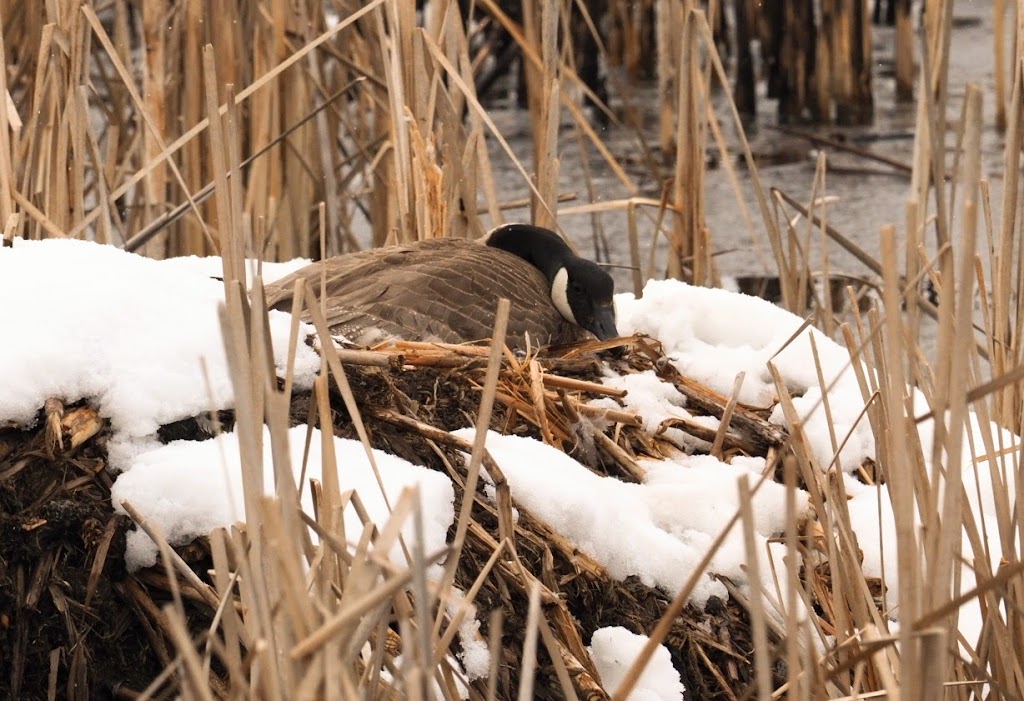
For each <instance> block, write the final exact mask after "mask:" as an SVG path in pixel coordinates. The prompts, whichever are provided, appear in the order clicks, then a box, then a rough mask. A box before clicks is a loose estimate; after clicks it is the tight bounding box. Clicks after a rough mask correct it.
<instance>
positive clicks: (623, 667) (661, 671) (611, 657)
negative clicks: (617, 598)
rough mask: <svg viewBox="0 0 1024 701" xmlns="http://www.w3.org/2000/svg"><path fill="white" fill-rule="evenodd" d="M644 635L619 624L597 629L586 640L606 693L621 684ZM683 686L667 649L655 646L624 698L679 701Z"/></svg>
mask: <svg viewBox="0 0 1024 701" xmlns="http://www.w3.org/2000/svg"><path fill="white" fill-rule="evenodd" d="M647 641H648V637H647V636H646V635H637V634H635V633H631V632H630V631H628V630H626V629H625V628H622V627H620V626H615V627H611V628H598V629H597V630H595V631H594V636H593V637H592V638H591V640H590V647H589V648H588V650H589V652H590V657H591V659H592V660H594V665H595V666H596V667H597V673H598V674H599V675H600V676H601V683H602V684H603V685H604V688H605V690H606V691H607V692H608V693H609V694H613V695H614V694H615V692H616V691H618V689H619V687H620V686H621V685H622V680H623V679H624V678H625V676H626V673H627V672H628V671H629V668H630V667H632V666H633V662H634V660H636V658H637V657H638V656H639V655H640V651H641V650H642V649H643V647H644V645H646V644H647ZM685 691H686V688H685V687H684V686H683V683H682V682H681V681H679V672H677V671H676V670H675V667H673V666H672V657H671V655H670V654H669V651H668V648H666V647H665V646H664V645H658V647H657V648H655V650H654V655H653V656H652V657H651V659H650V661H649V662H648V663H647V666H646V667H645V668H644V671H643V672H641V674H640V678H639V679H638V680H637V682H636V685H635V686H634V687H633V690H632V691H631V692H630V694H629V696H627V697H626V699H627V701H682V699H683V693H684V692H685Z"/></svg>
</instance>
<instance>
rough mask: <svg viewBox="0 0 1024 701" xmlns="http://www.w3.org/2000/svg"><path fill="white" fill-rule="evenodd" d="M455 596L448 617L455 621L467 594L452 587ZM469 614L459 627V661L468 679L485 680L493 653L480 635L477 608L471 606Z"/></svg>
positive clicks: (464, 604)
mask: <svg viewBox="0 0 1024 701" xmlns="http://www.w3.org/2000/svg"><path fill="white" fill-rule="evenodd" d="M452 593H453V594H454V596H453V597H452V599H450V600H449V601H448V606H447V608H448V616H449V617H450V618H452V619H453V620H454V618H455V615H456V613H457V612H458V611H459V609H460V608H461V607H463V606H467V604H466V603H465V593H464V592H463V591H462V590H461V589H459V588H458V587H452ZM468 606H469V610H468V613H467V614H466V615H465V617H464V618H463V619H462V623H461V624H460V625H459V645H460V647H461V648H462V650H461V652H459V661H460V662H462V668H463V670H465V672H466V679H468V680H469V681H473V680H474V679H483V678H485V677H486V676H487V675H488V674H489V673H490V671H491V651H490V649H489V648H488V647H487V641H486V640H484V638H483V635H481V633H480V620H479V619H478V618H477V617H476V606H473V605H472V604H469V605H468Z"/></svg>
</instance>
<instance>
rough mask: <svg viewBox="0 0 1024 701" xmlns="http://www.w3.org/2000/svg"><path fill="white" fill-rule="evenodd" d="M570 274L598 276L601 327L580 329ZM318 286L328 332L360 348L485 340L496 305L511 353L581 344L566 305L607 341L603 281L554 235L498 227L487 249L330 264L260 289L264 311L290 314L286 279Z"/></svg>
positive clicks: (420, 246) (463, 246)
mask: <svg viewBox="0 0 1024 701" xmlns="http://www.w3.org/2000/svg"><path fill="white" fill-rule="evenodd" d="M537 232H541V233H539V234H538V233H537ZM551 237H554V239H552V238H551ZM563 247H564V248H563ZM506 249H512V251H515V252H510V250H506ZM566 254H568V257H567V255H566ZM531 256H532V257H533V258H536V259H537V260H531ZM575 266H583V267H582V269H583V270H584V273H583V274H582V277H581V278H580V279H581V280H582V279H584V278H587V279H588V280H589V277H588V276H592V275H597V279H598V282H599V284H598V287H600V288H601V289H600V290H598V296H599V297H600V298H601V299H600V300H597V307H600V309H601V310H602V313H600V314H597V316H600V317H601V319H602V323H600V324H595V323H589V324H588V323H587V321H591V319H590V316H593V315H591V314H588V312H587V311H586V308H585V307H586V301H587V300H584V301H583V302H582V303H581V302H579V301H578V300H577V299H576V297H579V296H580V295H579V294H578V293H579V291H580V289H582V288H581V283H580V282H579V281H578V280H573V281H570V279H569V274H568V272H567V268H568V269H575ZM544 268H547V270H545V269H544ZM577 277H580V276H577ZM322 278H324V279H325V280H326V287H325V291H326V305H325V306H326V318H327V324H328V326H329V327H330V328H331V331H332V332H333V333H338V334H341V335H343V336H344V337H345V338H347V339H348V340H350V341H352V342H354V343H359V344H362V345H371V344H373V343H376V342H379V341H381V340H385V339H387V338H401V339H405V340H424V341H441V342H446V343H462V342H466V341H475V340H480V339H485V338H489V337H490V336H491V332H492V329H493V326H494V314H495V310H496V309H497V305H498V300H499V299H500V298H502V297H505V298H508V299H509V300H510V301H511V304H512V307H511V312H510V315H509V323H508V331H507V340H506V342H507V343H508V344H509V345H510V346H513V347H520V348H521V347H525V345H526V337H527V336H529V338H530V344H531V345H532V346H534V347H537V346H546V345H562V344H566V343H573V342H576V341H580V340H583V339H585V338H588V337H589V335H590V333H589V332H588V330H587V329H584V328H583V327H582V326H580V325H578V324H577V323H574V322H575V321H576V318H575V317H576V315H577V314H574V313H573V311H572V308H571V305H570V300H571V303H572V304H575V305H576V306H575V308H576V309H578V310H581V311H579V312H578V316H580V317H585V318H586V319H587V321H581V323H583V324H584V325H589V326H591V327H593V328H592V329H591V330H592V331H594V332H595V333H597V334H598V335H600V336H603V337H610V336H614V335H616V333H615V331H614V311H613V310H612V309H611V293H612V283H611V278H610V277H609V276H608V275H607V273H605V272H604V271H603V270H601V269H600V268H598V267H597V266H596V265H595V264H594V263H592V262H590V261H586V260H583V259H580V258H577V257H576V256H575V255H574V254H572V252H571V251H570V250H569V249H568V247H567V246H565V244H564V242H562V241H561V239H560V238H558V236H557V234H554V233H553V232H547V231H546V230H543V229H535V227H525V226H519V225H513V226H511V227H502V228H501V229H498V230H495V231H494V232H492V233H491V234H490V235H489V237H488V240H487V242H486V243H480V242H476V241H470V240H467V239H453V238H440V239H429V240H425V241H416V242H413V243H407V244H400V245H397V246H389V247H386V248H377V249H371V250H366V251H360V252H358V253H351V254H347V255H342V256H336V257H334V258H329V259H326V260H323V261H320V262H317V263H313V264H311V265H308V266H306V267H305V268H302V269H301V270H298V271H296V272H294V273H292V274H291V275H289V276H287V277H284V278H282V279H281V280H278V281H277V282H275V283H273V284H271V285H268V286H267V288H266V294H267V304H268V305H269V306H270V307H271V308H274V309H282V310H286V311H287V310H290V308H291V304H292V296H293V290H294V286H295V281H296V280H297V279H304V280H305V281H306V282H307V283H308V284H309V287H310V289H312V290H313V292H314V294H316V295H317V296H319V294H320V287H321V279H322ZM605 278H607V279H605ZM605 283H607V284H605ZM605 298H607V299H605ZM318 303H319V302H318ZM581 305H582V306H581ZM560 309H561V310H560ZM566 312H568V314H567V313H566ZM608 313H610V314H611V321H610V322H608V320H607V315H608ZM567 316H568V317H572V320H570V319H569V318H567ZM304 318H306V319H308V313H304Z"/></svg>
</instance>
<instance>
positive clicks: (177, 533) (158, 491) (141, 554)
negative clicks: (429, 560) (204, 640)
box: [111, 426, 455, 570]
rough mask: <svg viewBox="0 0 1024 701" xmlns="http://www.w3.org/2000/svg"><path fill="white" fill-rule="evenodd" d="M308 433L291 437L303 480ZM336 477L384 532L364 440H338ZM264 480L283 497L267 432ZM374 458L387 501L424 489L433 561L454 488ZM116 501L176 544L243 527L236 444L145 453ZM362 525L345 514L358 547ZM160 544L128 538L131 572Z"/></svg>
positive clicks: (437, 477)
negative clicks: (126, 504)
mask: <svg viewBox="0 0 1024 701" xmlns="http://www.w3.org/2000/svg"><path fill="white" fill-rule="evenodd" d="M306 430H307V429H306V427H305V426H296V427H295V428H292V429H291V430H290V431H289V432H288V445H289V449H290V457H291V464H292V469H293V471H294V474H295V478H296V479H298V478H299V475H300V474H301V469H302V455H303V449H304V445H305V440H306ZM312 432H313V439H312V441H311V443H310V453H309V464H308V466H307V469H306V477H307V479H317V480H322V477H321V474H322V458H321V452H320V450H321V442H320V441H321V437H320V431H319V430H318V429H312ZM334 450H335V454H336V455H337V463H338V476H339V479H340V482H341V490H342V491H343V492H344V491H346V490H349V489H353V490H355V491H356V493H357V494H359V497H360V499H361V501H362V503H363V505H364V506H365V507H366V511H367V513H368V514H369V516H370V519H371V520H372V521H373V522H374V523H376V524H378V525H380V526H383V525H384V524H385V523H387V521H388V517H389V511H388V508H387V504H386V503H385V501H384V498H383V496H382V495H381V492H380V487H379V486H378V485H377V480H376V478H375V477H374V474H373V470H372V469H371V467H370V462H369V460H368V459H367V457H366V451H365V449H364V448H363V445H362V444H361V443H360V442H359V441H355V440H351V439H347V438H335V439H334ZM263 451H264V454H263V479H264V487H265V490H266V493H267V494H268V495H273V494H276V493H277V490H276V489H275V486H274V471H273V461H272V459H271V446H270V433H269V430H268V431H267V432H266V433H265V435H264V437H263ZM373 452H374V459H375V461H376V463H377V468H378V470H379V471H380V473H381V478H382V480H383V482H384V487H385V489H386V491H387V497H388V501H389V502H390V503H391V504H394V503H395V502H396V501H397V500H398V498H399V496H400V494H401V492H402V490H403V489H404V488H406V487H412V486H415V487H417V488H418V489H419V496H420V508H421V509H422V513H423V522H424V525H425V529H424V543H423V545H424V550H425V551H426V552H427V553H428V554H429V553H433V552H436V551H437V550H440V549H441V548H442V547H444V544H445V538H446V536H447V533H448V527H449V526H451V524H452V521H453V520H454V518H455V511H454V506H453V504H454V499H455V492H454V490H453V488H452V484H451V481H450V480H449V479H448V478H447V477H445V476H444V475H442V474H441V473H439V472H435V471H433V470H430V469H427V468H425V467H419V466H417V465H413V464H412V463H409V462H407V461H405V460H403V459H401V458H398V457H395V456H394V455H389V454H388V453H385V452H383V451H379V450H374V451H373ZM111 498H112V500H113V502H114V504H115V505H116V506H117V508H118V509H120V508H121V507H120V504H121V502H122V501H128V502H131V504H132V506H134V507H135V508H136V509H138V510H139V512H140V513H141V514H142V515H143V517H145V518H146V520H148V521H152V522H153V523H156V524H158V525H159V526H160V529H161V531H162V532H163V535H164V537H165V538H167V540H168V542H169V543H170V544H171V545H184V544H186V543H189V542H191V541H192V540H194V539H195V538H196V537H197V536H204V535H207V534H208V533H209V532H210V531H212V530H213V529H215V528H221V527H229V526H232V525H233V524H235V523H236V522H239V521H244V520H245V512H244V495H243V492H242V470H241V458H240V456H239V447H238V438H237V435H236V434H234V433H225V434H222V435H220V436H217V437H216V438H212V439H210V440H206V441H175V442H173V443H168V444H167V445H164V446H160V447H159V448H156V449H154V450H151V451H149V452H146V453H143V454H142V455H140V456H138V457H137V458H136V459H135V462H134V464H133V465H132V466H131V467H130V469H128V470H127V471H126V472H123V473H122V474H121V475H119V476H118V478H117V481H116V482H114V487H113V489H112V490H111ZM302 507H303V510H304V511H305V512H306V513H309V514H312V513H313V503H312V497H311V496H310V490H309V487H308V485H306V486H304V489H303V491H302ZM362 531H363V524H362V522H361V521H360V520H359V517H358V516H357V515H356V513H355V510H354V509H353V508H352V507H351V506H350V507H349V508H347V509H346V510H345V533H346V534H347V535H348V536H349V538H351V539H352V542H353V543H355V542H357V541H358V539H359V537H360V535H361V534H362ZM402 532H403V534H404V537H405V542H406V543H412V542H413V538H414V528H413V520H412V519H410V520H408V521H407V523H406V524H405V525H404V526H403V529H402ZM390 557H391V559H392V561H393V562H396V563H399V564H404V563H405V558H404V555H403V554H402V549H401V545H400V544H396V545H395V547H394V548H393V549H392V551H391V553H390ZM156 558H157V548H156V544H155V543H153V541H152V540H150V539H149V536H147V535H146V534H145V533H144V532H142V531H141V530H135V531H131V532H129V534H128V550H127V553H126V557H125V561H126V564H127V565H128V568H129V569H130V570H135V569H137V568H139V567H148V566H149V565H152V564H154V563H155V562H156Z"/></svg>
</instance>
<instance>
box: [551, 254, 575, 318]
mask: <svg viewBox="0 0 1024 701" xmlns="http://www.w3.org/2000/svg"><path fill="white" fill-rule="evenodd" d="M551 301H552V302H554V303H555V309H557V310H558V313H559V314H561V315H562V316H563V317H565V319H566V320H567V321H571V322H572V323H574V324H575V323H576V316H575V315H574V314H573V313H572V307H570V306H569V271H567V270H566V269H565V268H559V270H558V272H557V273H555V279H554V280H552V281H551Z"/></svg>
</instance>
